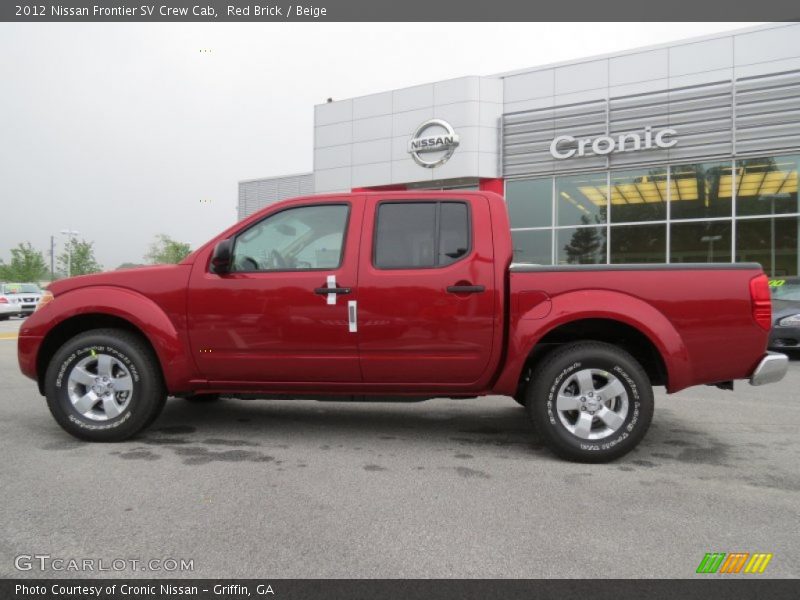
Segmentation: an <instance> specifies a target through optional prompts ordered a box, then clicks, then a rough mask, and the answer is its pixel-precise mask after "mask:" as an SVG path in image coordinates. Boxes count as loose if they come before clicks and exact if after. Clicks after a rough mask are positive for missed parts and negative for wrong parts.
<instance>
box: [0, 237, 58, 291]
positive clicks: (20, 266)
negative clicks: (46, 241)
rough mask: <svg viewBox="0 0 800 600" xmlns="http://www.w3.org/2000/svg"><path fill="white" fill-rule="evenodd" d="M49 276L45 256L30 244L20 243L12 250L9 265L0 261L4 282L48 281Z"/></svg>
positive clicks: (0, 271)
mask: <svg viewBox="0 0 800 600" xmlns="http://www.w3.org/2000/svg"><path fill="white" fill-rule="evenodd" d="M47 275H48V269H47V263H46V262H45V261H44V256H42V253H41V252H39V251H38V250H36V249H35V248H34V247H33V246H31V243H30V242H25V243H20V244H18V245H17V247H16V248H12V249H11V262H10V263H9V264H5V263H3V262H2V261H0V279H2V280H4V281H18V282H26V281H32V282H37V281H40V280H42V279H46V278H47Z"/></svg>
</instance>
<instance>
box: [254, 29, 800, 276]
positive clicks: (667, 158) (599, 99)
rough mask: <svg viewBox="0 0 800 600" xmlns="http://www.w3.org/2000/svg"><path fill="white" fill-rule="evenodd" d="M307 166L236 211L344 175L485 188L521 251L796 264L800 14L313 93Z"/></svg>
mask: <svg viewBox="0 0 800 600" xmlns="http://www.w3.org/2000/svg"><path fill="white" fill-rule="evenodd" d="M313 152H314V163H313V164H314V168H313V172H311V173H301V174H295V175H288V176H282V177H269V178H264V179H257V180H249V181H242V182H240V184H239V217H240V218H243V217H245V216H247V215H249V214H251V213H252V212H254V211H256V210H258V209H260V208H262V207H264V206H266V205H267V204H270V203H272V202H275V201H277V200H280V199H283V198H287V197H291V196H296V195H301V194H310V193H318V194H325V193H334V192H342V191H351V190H419V189H432V190H476V189H479V190H491V191H494V192H497V193H500V194H502V195H503V196H504V197H505V199H506V202H507V204H508V209H509V214H510V218H511V229H512V235H513V239H514V255H515V261H517V262H531V263H539V264H547V265H549V264H577V263H681V262H732V261H735V262H740V261H756V262H759V263H761V264H762V265H763V266H764V269H765V270H766V271H767V272H768V273H769V274H771V275H774V276H786V275H798V273H799V272H800V251H799V247H800V239H799V236H798V231H799V230H800V206H799V205H798V196H797V171H798V163H799V162H800V24H770V25H766V26H761V27H757V28H751V29H746V30H741V31H735V32H730V33H726V34H720V35H714V36H708V37H704V38H697V39H691V40H687V41H683V42H676V43H670V44H666V45H661V46H655V47H649V48H643V49H636V50H630V51H627V52H621V53H618V54H613V55H607V56H600V57H592V58H586V59H581V60H575V61H570V62H567V63H560V64H556V65H548V66H543V67H533V68H530V69H524V70H519V71H514V72H510V73H501V74H498V75H491V76H472V77H460V78H457V79H450V80H446V81H439V82H434V83H427V84H423V85H418V86H413V87H409V88H404V89H397V90H391V91H384V92H378V93H375V94H370V95H368V96H361V97H358V98H350V99H346V100H338V101H335V102H328V103H325V104H320V105H317V106H316V107H314V148H313Z"/></svg>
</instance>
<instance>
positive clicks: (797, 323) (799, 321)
mask: <svg viewBox="0 0 800 600" xmlns="http://www.w3.org/2000/svg"><path fill="white" fill-rule="evenodd" d="M778 327H800V313H798V314H796V315H789V316H788V317H783V318H782V319H779V320H778Z"/></svg>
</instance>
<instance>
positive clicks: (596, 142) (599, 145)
mask: <svg viewBox="0 0 800 600" xmlns="http://www.w3.org/2000/svg"><path fill="white" fill-rule="evenodd" d="M676 135H678V132H677V131H675V130H674V129H670V128H666V129H659V130H657V131H653V128H652V127H649V126H648V127H645V128H644V135H641V134H639V133H623V134H620V135H618V136H617V137H611V136H608V135H601V136H598V137H596V138H581V139H576V138H574V137H572V136H571V135H560V136H558V137H557V138H555V139H554V140H553V141H552V142H551V143H550V154H551V155H552V156H553V158H557V159H559V160H563V159H565V158H572V157H573V156H586V153H587V151H588V150H591V152H592V154H595V155H599V156H604V155H606V154H611V153H612V152H635V151H636V150H650V149H652V148H672V147H673V146H674V145H675V144H677V143H678V140H676V139H674V138H673V136H676Z"/></svg>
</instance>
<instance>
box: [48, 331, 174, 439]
mask: <svg viewBox="0 0 800 600" xmlns="http://www.w3.org/2000/svg"><path fill="white" fill-rule="evenodd" d="M45 395H46V396H47V406H48V407H49V408H50V412H51V413H52V414H53V417H54V418H55V419H56V421H57V422H58V424H59V425H61V427H63V428H64V429H65V430H66V431H67V432H68V433H70V434H72V435H73V436H75V437H77V438H80V439H83V440H89V441H93V442H119V441H122V440H126V439H128V438H130V437H131V436H133V435H135V434H136V433H138V432H139V431H141V430H142V429H144V428H145V427H147V426H148V425H149V424H150V423H152V422H153V420H155V418H156V417H157V416H158V414H159V413H160V412H161V409H162V408H163V407H164V402H165V400H166V390H165V387H164V383H163V380H162V376H161V370H160V368H159V365H158V362H157V359H156V357H155V356H154V354H153V352H152V350H151V349H150V348H149V346H148V345H147V344H146V343H145V342H144V341H143V340H142V339H141V338H140V337H139V336H137V335H135V334H133V333H130V332H128V331H124V330H118V329H95V330H92V331H87V332H84V333H81V334H79V335H77V336H75V337H74V338H72V339H71V340H69V341H68V342H67V343H65V344H64V345H63V346H62V347H61V348H59V350H58V351H57V352H56V353H55V355H54V356H53V359H52V360H51V361H50V365H49V366H48V368H47V373H46V375H45Z"/></svg>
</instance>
